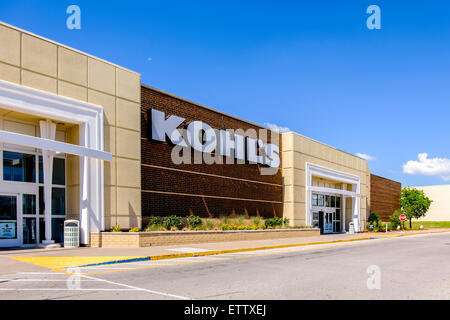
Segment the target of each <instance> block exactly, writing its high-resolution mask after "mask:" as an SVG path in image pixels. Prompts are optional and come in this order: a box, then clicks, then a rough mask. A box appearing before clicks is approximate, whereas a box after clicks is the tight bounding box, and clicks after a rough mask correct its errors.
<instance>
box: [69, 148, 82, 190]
mask: <svg viewBox="0 0 450 320" xmlns="http://www.w3.org/2000/svg"><path fill="white" fill-rule="evenodd" d="M66 163H67V185H68V186H71V185H79V184H80V159H79V157H78V156H73V155H68V156H67V160H66Z"/></svg>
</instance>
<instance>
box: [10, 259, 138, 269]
mask: <svg viewBox="0 0 450 320" xmlns="http://www.w3.org/2000/svg"><path fill="white" fill-rule="evenodd" d="M11 258H12V259H15V260H18V261H23V262H28V263H32V264H35V265H38V266H41V267H47V268H50V269H64V268H68V267H74V266H83V265H88V264H97V263H107V262H114V261H121V260H129V259H139V258H146V257H134V256H133V257H125V256H116V257H11Z"/></svg>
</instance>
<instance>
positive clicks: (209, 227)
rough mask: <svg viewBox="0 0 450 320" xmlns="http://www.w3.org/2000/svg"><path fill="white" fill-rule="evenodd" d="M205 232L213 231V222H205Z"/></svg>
mask: <svg viewBox="0 0 450 320" xmlns="http://www.w3.org/2000/svg"><path fill="white" fill-rule="evenodd" d="M205 227H206V230H212V229H214V221H212V220H209V219H207V220H206V222H205Z"/></svg>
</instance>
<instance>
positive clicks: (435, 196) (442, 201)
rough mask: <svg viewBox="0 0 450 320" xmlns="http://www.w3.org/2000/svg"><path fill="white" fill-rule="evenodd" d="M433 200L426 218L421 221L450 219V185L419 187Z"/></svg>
mask: <svg viewBox="0 0 450 320" xmlns="http://www.w3.org/2000/svg"><path fill="white" fill-rule="evenodd" d="M417 189H419V190H422V191H423V192H424V193H425V195H426V196H427V197H428V198H430V199H431V200H433V202H432V203H431V206H430V209H429V210H428V212H427V214H426V215H425V217H424V218H422V219H420V220H419V221H450V196H449V195H450V185H442V186H427V187H417Z"/></svg>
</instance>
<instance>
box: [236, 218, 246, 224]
mask: <svg viewBox="0 0 450 320" xmlns="http://www.w3.org/2000/svg"><path fill="white" fill-rule="evenodd" d="M244 221H245V217H244V216H239V217H237V218H236V224H237V225H238V226H240V225H242V224H244Z"/></svg>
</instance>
